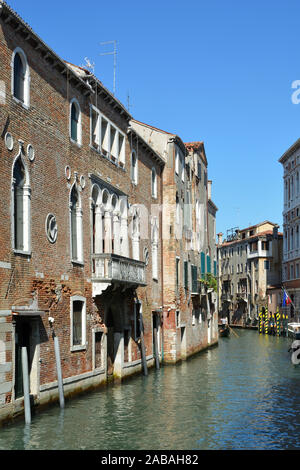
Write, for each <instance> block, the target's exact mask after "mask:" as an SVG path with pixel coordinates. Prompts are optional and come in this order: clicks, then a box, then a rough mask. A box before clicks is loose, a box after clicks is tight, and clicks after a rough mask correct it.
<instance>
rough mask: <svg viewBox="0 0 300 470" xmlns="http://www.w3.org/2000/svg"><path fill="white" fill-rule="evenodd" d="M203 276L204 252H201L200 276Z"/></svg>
mask: <svg viewBox="0 0 300 470" xmlns="http://www.w3.org/2000/svg"><path fill="white" fill-rule="evenodd" d="M204 276H205V253H203V251H202V252H201V277H202V278H204Z"/></svg>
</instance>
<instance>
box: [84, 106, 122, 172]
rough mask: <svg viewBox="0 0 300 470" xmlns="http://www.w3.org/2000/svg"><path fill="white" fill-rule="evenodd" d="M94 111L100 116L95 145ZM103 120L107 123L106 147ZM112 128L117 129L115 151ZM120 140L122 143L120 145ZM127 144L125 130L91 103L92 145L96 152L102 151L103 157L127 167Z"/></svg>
mask: <svg viewBox="0 0 300 470" xmlns="http://www.w3.org/2000/svg"><path fill="white" fill-rule="evenodd" d="M93 111H94V112H95V113H96V114H97V116H98V122H97V125H96V129H97V132H96V136H97V137H96V139H97V141H96V144H97V147H95V146H94V145H93V143H92V113H93ZM103 122H105V123H106V125H107V128H106V129H107V130H106V132H107V134H106V137H105V142H106V147H105V148H104V147H103V145H102V144H103V142H102V139H103V135H102V124H103ZM111 129H113V130H114V131H115V138H114V143H113V152H112V146H111ZM120 140H121V141H122V144H121V146H120ZM125 144H126V136H125V134H124V132H122V131H121V130H120V129H119V128H118V127H117V126H116V125H115V124H114V123H112V122H111V121H110V120H109V119H108V118H107V117H106V116H104V114H102V113H101V112H100V111H99V109H98V108H96V106H94V105H92V104H91V105H90V147H91V148H92V149H93V150H96V152H98V153H100V154H101V155H102V156H103V157H105V158H107V159H109V160H110V161H111V162H112V163H114V164H115V165H117V166H119V167H120V168H125ZM102 148H104V150H105V153H104V152H103V150H102Z"/></svg>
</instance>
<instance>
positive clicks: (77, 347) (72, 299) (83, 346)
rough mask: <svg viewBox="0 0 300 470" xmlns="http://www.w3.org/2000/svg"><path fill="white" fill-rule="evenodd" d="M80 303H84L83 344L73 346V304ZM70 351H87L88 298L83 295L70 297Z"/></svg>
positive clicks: (82, 319) (82, 318)
mask: <svg viewBox="0 0 300 470" xmlns="http://www.w3.org/2000/svg"><path fill="white" fill-rule="evenodd" d="M75 301H80V302H82V303H83V306H82V317H81V321H82V323H81V328H82V329H81V336H82V341H81V344H76V345H74V344H73V302H75ZM70 323H71V328H70V350H71V351H82V350H85V349H86V298H85V297H83V296H81V295H72V296H71V297H70Z"/></svg>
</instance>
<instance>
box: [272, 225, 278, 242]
mask: <svg viewBox="0 0 300 470" xmlns="http://www.w3.org/2000/svg"><path fill="white" fill-rule="evenodd" d="M278 229H279V225H275V226H274V227H273V238H274V240H276V239H277V238H278Z"/></svg>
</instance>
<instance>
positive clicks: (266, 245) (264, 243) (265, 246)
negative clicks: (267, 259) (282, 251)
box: [261, 241, 269, 250]
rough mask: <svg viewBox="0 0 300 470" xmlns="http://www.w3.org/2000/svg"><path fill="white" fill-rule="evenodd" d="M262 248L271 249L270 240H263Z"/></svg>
mask: <svg viewBox="0 0 300 470" xmlns="http://www.w3.org/2000/svg"><path fill="white" fill-rule="evenodd" d="M261 249H262V250H268V249H269V242H264V241H262V242H261Z"/></svg>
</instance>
